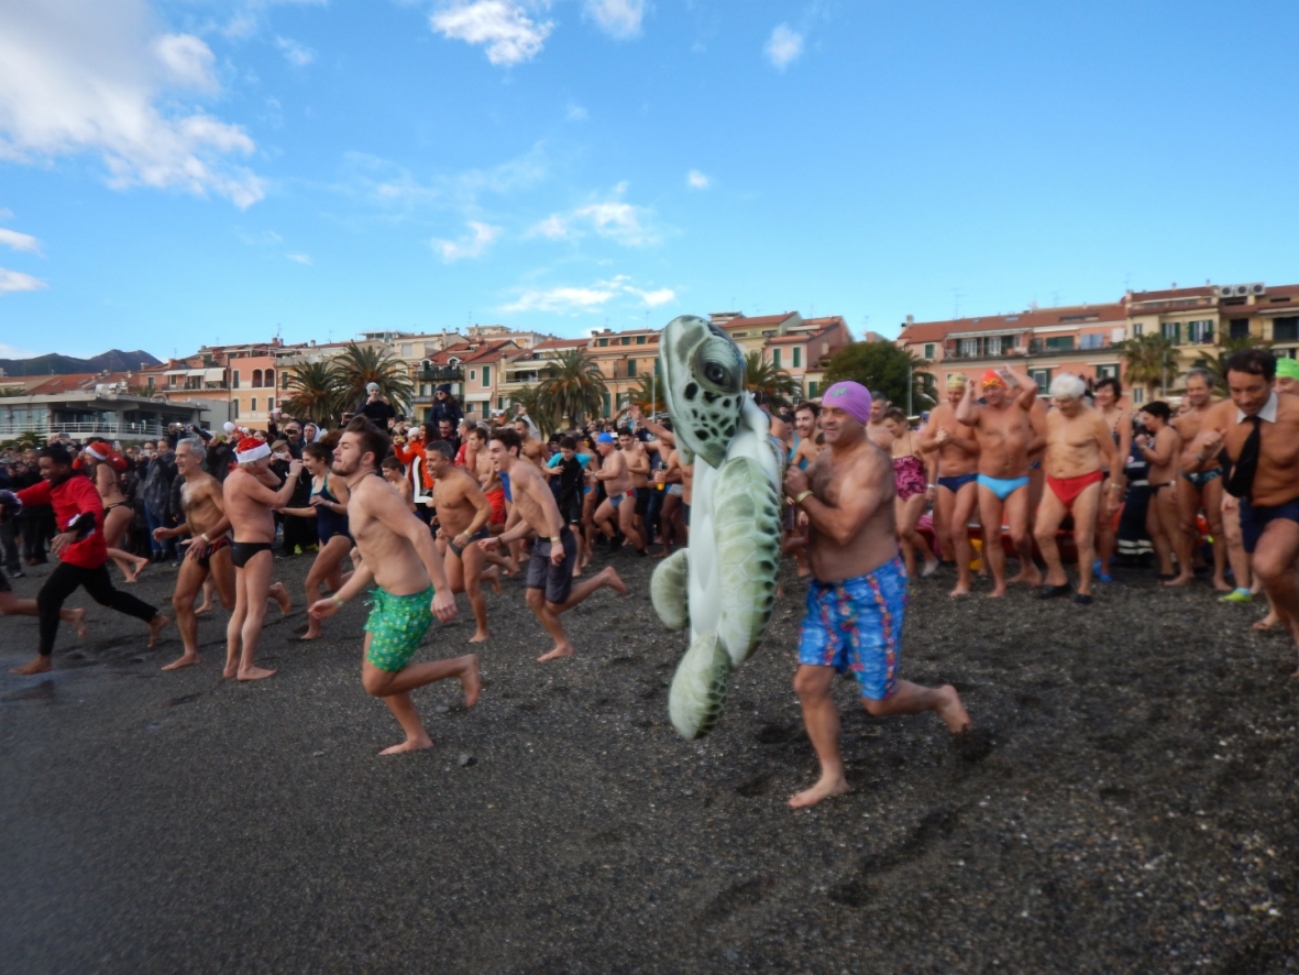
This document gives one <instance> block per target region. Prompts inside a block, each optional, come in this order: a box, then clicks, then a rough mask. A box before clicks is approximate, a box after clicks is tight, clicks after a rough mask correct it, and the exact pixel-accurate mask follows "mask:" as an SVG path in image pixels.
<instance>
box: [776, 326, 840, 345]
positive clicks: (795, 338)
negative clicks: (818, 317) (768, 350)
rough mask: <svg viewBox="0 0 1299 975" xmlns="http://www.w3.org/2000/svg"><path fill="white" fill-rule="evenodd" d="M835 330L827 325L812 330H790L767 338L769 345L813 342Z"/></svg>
mask: <svg viewBox="0 0 1299 975" xmlns="http://www.w3.org/2000/svg"><path fill="white" fill-rule="evenodd" d="M834 331H835V329H834V328H833V327H831V326H827V327H825V328H818V329H816V330H815V331H811V332H788V333H786V334H785V335H773V336H772V337H771V338H769V339H767V345H796V344H798V343H800V342H813V341H815V340H816V339H822V338H825V337H826V336H827V335H829V334H831V333H832V332H834Z"/></svg>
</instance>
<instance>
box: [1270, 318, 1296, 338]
mask: <svg viewBox="0 0 1299 975" xmlns="http://www.w3.org/2000/svg"><path fill="white" fill-rule="evenodd" d="M1296 340H1299V317H1293V318H1277V319H1274V320H1273V321H1272V341H1273V342H1294V341H1296Z"/></svg>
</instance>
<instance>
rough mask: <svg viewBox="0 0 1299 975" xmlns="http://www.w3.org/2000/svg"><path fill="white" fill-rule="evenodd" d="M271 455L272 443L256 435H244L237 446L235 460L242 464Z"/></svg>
mask: <svg viewBox="0 0 1299 975" xmlns="http://www.w3.org/2000/svg"><path fill="white" fill-rule="evenodd" d="M269 456H271V447H270V444H268V443H266V441H264V440H258V439H256V438H255V437H244V438H243V439H242V440H240V441H239V446H238V447H236V448H235V460H236V461H238V462H239V463H240V464H251V463H252V462H253V461H255V460H261V459H262V458H263V457H269Z"/></svg>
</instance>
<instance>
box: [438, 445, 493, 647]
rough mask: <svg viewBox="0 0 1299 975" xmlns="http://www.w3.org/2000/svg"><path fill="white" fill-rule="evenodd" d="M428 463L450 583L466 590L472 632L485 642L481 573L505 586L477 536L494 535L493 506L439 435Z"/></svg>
mask: <svg viewBox="0 0 1299 975" xmlns="http://www.w3.org/2000/svg"><path fill="white" fill-rule="evenodd" d="M425 456H426V457H427V458H428V468H429V470H430V471H432V473H433V477H434V478H435V482H434V487H433V507H435V508H436V509H437V513H438V525H439V528H438V537H437V545H438V551H439V552H441V553H442V555H443V558H444V559H445V568H446V574H447V584H448V585H449V586H450V587H451V591H452V592H453V593H460V592H462V593H464V594H465V595H466V596H468V597H469V605H470V607H471V608H472V609H473V611H474V624H475V626H476V629H475V630H474V635H473V636H472V637H470V638H469V642H470V643H482V642H483V641H484V640H486V639H487V638H488V637H489V636H491V633H489V632H488V630H487V597H486V596H484V595H483V579H484V578H487V579H489V580H490V581H491V582H492V583H493V585H494V586H495V587H496V591H497V592H500V591H501V583H500V570H499V569H497V568H496V567H495V566H493V567H492V568H491V569H490V570H489V571H488V572H487V573H484V571H483V566H484V565H486V563H487V553H485V552H484V551H483V550H482V549H481V548H479V547H478V545H477V544H475V543H476V542H480V541H482V540H483V539H484V538H490V537H491V533H490V532H489V531H488V530H487V522H488V521H490V520H491V517H492V506H491V504H490V503H488V501H487V496H486V495H485V494H483V491H482V488H480V487H479V486H478V479H477V478H475V477H474V476H473V475H472V474H470V473H469V472H468V471H466V470H464V469H463V468H460V467H456V466H455V463H454V462H453V460H452V457H453V456H454V454H453V449H452V445H451V444H450V443H449V442H447V441H445V440H435V441H433V443H431V444H429V445H428V447H427V448H426V449H425Z"/></svg>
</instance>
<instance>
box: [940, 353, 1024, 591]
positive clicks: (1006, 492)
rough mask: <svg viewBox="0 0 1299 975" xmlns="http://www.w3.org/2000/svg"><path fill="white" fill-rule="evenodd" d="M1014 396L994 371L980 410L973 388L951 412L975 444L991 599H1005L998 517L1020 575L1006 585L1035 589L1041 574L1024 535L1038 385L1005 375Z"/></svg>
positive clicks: (985, 383)
mask: <svg viewBox="0 0 1299 975" xmlns="http://www.w3.org/2000/svg"><path fill="white" fill-rule="evenodd" d="M1007 375H1009V376H1010V377H1011V378H1012V379H1014V380H1015V385H1016V387H1017V390H1016V392H1015V394H1014V395H1013V397H1012V394H1011V392H1010V390H1009V388H1008V387H1007V384H1006V376H1005V375H1003V374H1002V373H1000V372H998V371H997V370H995V369H989V370H988V371H987V372H985V373H984V374H983V379H982V380H981V381H980V382H979V387H980V388H981V390H982V392H983V400H984V405H982V406H980V405H979V404H978V403H977V402H976V398H975V386H974V383H970V384H969V385H968V386H967V387H966V389H965V397H964V398H963V399H962V400H961V403H960V405H959V406H958V407H957V408H956V422H957V423H963V424H965V425H966V426H968V427H972V428H973V429H974V432H975V439H976V440H977V441H978V444H979V462H978V469H979V473H978V483H979V520H980V521H981V522H982V523H983V554H984V557H985V558H987V560H988V564H989V565H990V566H992V578H993V589H992V592H990V593H988V595H989V596H990V597H999V596H1004V595H1006V553H1005V552H1004V551H1002V548H1001V528H1002V515H1003V514H1004V515H1005V518H1006V521H1007V523H1008V524H1009V527H1010V540H1011V543H1012V544H1013V545H1014V546H1015V551H1016V553H1018V555H1019V575H1017V576H1015V578H1014V579H1012V580H1010V581H1011V582H1027V583H1029V584H1030V585H1033V586H1036V585H1040V584H1041V582H1042V574H1041V573H1040V572H1038V570H1037V566H1036V565H1034V564H1033V538H1032V536H1031V535H1030V534H1029V531H1028V519H1029V510H1028V500H1029V492H1028V454H1029V451H1030V449H1032V447H1033V446H1034V444H1035V437H1034V433H1033V423H1032V411H1033V404H1034V403H1036V402H1037V383H1035V382H1033V380H1032V379H1030V378H1029V376H1028V373H1027V372H1024V371H1022V370H1021V371H1020V372H1019V373H1016V372H1014V371H1008V373H1007Z"/></svg>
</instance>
